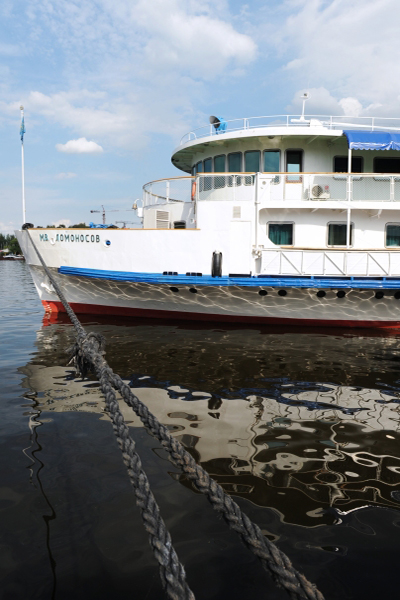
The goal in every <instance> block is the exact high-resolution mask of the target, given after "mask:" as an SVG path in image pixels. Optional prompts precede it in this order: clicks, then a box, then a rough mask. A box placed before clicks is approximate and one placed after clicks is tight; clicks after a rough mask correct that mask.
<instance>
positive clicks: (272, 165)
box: [264, 150, 280, 173]
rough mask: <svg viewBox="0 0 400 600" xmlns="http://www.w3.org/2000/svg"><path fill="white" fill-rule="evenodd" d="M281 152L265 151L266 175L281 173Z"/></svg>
mask: <svg viewBox="0 0 400 600" xmlns="http://www.w3.org/2000/svg"><path fill="white" fill-rule="evenodd" d="M279 163H280V152H279V150H264V173H279V167H280V164H279Z"/></svg>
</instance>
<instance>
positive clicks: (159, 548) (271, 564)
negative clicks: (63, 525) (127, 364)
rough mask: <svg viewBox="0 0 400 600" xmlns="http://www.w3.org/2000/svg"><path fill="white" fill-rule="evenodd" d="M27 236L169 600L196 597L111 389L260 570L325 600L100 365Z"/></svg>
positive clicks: (302, 594) (99, 341) (96, 343)
mask: <svg viewBox="0 0 400 600" xmlns="http://www.w3.org/2000/svg"><path fill="white" fill-rule="evenodd" d="M27 234H28V236H29V238H30V240H31V243H32V245H33V247H34V249H35V252H36V254H37V256H38V258H39V260H40V262H41V264H42V265H43V268H44V270H45V272H46V275H47V277H48V278H49V280H50V282H51V284H52V285H53V288H54V290H55V292H56V293H57V295H58V297H59V298H60V300H61V302H62V304H63V306H64V308H65V310H66V312H67V314H68V316H69V318H70V319H71V322H72V324H73V325H74V327H75V329H76V331H77V340H76V344H75V346H74V349H73V358H74V362H75V365H76V368H77V371H78V372H79V374H80V375H81V376H82V377H85V376H86V374H87V372H88V371H91V370H93V371H94V372H95V373H96V375H97V377H98V379H99V382H100V386H101V390H102V392H103V394H104V396H105V398H106V403H107V408H108V410H109V413H110V417H111V419H112V423H113V428H114V432H115V434H116V436H117V440H118V443H119V446H120V448H121V450H122V453H123V458H124V462H125V465H126V466H127V468H128V474H129V477H130V480H131V482H132V485H133V487H134V489H135V494H136V502H137V504H138V505H139V506H140V508H141V510H142V518H143V520H144V523H145V527H146V530H147V531H148V532H149V533H150V543H151V545H152V548H153V552H154V554H155V557H156V559H157V561H158V563H159V565H160V572H161V579H162V582H163V585H164V587H165V589H166V591H167V593H168V595H169V596H170V598H173V599H174V600H175V599H176V600H186V599H187V600H189V599H190V600H191V599H192V598H194V596H193V593H192V592H191V591H190V589H189V587H188V586H187V584H186V581H185V572H184V568H183V566H182V565H181V563H180V562H179V559H178V557H177V555H176V552H175V550H174V549H173V547H172V542H171V540H170V537H169V533H168V531H167V529H166V527H165V523H164V522H163V520H162V518H161V515H160V511H159V508H158V506H157V503H156V501H155V499H154V496H153V494H152V493H151V490H150V486H149V483H148V480H147V476H146V474H145V473H144V471H143V469H142V466H141V462H140V458H139V456H138V455H137V453H136V450H135V444H134V442H133V440H132V439H131V438H130V436H129V429H128V426H127V425H126V423H125V421H124V418H123V416H122V413H121V411H120V409H119V405H118V401H117V399H116V396H115V392H114V390H113V387H114V388H115V389H117V390H118V391H119V393H120V394H121V396H122V398H123V399H124V400H125V402H126V403H127V404H128V405H129V406H130V407H131V408H132V409H133V410H134V411H135V413H136V414H137V415H138V416H139V417H140V419H141V421H142V423H143V425H144V426H145V427H146V428H147V429H148V430H149V431H150V432H151V433H152V434H153V435H154V437H156V438H157V439H158V440H159V441H160V442H161V444H162V445H163V447H164V448H165V450H166V451H167V452H168V453H169V455H170V457H171V460H172V462H173V463H174V464H175V465H176V466H178V467H180V468H181V469H182V471H183V472H184V473H185V475H186V476H187V477H188V479H190V481H192V482H193V484H194V485H195V487H196V488H197V489H198V490H199V491H200V492H202V493H203V494H205V495H206V496H207V498H208V500H209V501H210V503H211V505H212V507H213V508H214V509H215V510H216V511H218V512H219V513H221V514H222V515H223V517H224V519H225V521H226V522H227V523H228V525H229V527H230V528H231V529H233V530H234V531H236V532H237V533H238V534H239V536H240V538H241V540H242V541H243V542H244V544H245V545H246V546H247V547H248V548H249V549H250V550H251V551H252V552H253V553H254V554H255V555H256V556H257V557H258V558H259V559H260V561H261V564H262V565H263V567H264V569H265V570H267V571H268V572H269V573H270V574H271V575H272V577H273V579H274V581H275V582H276V583H277V585H279V586H281V587H283V588H284V589H285V590H286V591H287V592H288V593H289V596H290V598H292V600H300V599H302V600H303V599H308V600H324V599H323V595H322V594H321V592H320V591H319V590H318V589H317V588H316V586H315V585H314V584H312V583H310V582H309V581H308V579H307V578H306V577H305V576H304V575H302V574H301V573H299V572H298V571H297V570H296V569H295V568H294V567H293V565H292V563H291V561H290V559H289V558H288V557H287V556H286V554H285V553H284V552H282V551H281V550H280V549H279V548H278V547H277V546H276V545H275V544H274V543H273V542H271V541H270V540H268V538H266V537H265V536H264V535H263V534H262V532H261V529H260V528H259V527H258V525H256V524H255V523H253V522H252V521H251V520H250V519H249V518H248V517H247V515H245V514H244V513H243V512H242V510H241V509H240V507H239V506H238V504H237V503H236V502H235V501H234V500H233V499H232V498H231V497H230V496H228V495H227V494H226V493H225V492H224V490H223V489H222V487H221V486H220V485H219V484H218V483H217V482H216V481H215V480H214V479H212V477H210V475H209V474H208V473H207V471H205V470H204V469H203V468H202V467H201V466H200V465H198V464H197V463H196V461H195V460H194V458H193V457H192V455H191V454H190V453H189V452H188V451H187V450H186V449H185V448H184V447H183V446H182V444H181V443H180V442H179V441H178V440H176V439H175V438H174V437H173V436H171V434H170V433H169V431H168V429H167V428H166V427H165V425H162V424H161V423H160V422H159V421H158V419H157V418H156V417H155V416H154V415H153V414H152V413H151V412H150V411H149V409H148V408H147V406H146V405H145V404H143V403H142V402H141V401H140V400H139V399H138V398H137V396H135V394H133V392H132V390H131V389H130V387H129V386H127V385H126V384H125V383H124V382H123V380H122V379H121V377H120V376H119V375H117V374H115V373H114V372H113V370H112V369H111V368H110V367H109V365H108V364H107V362H106V360H105V359H104V338H102V336H99V335H98V334H94V333H89V334H87V333H86V332H85V330H84V328H83V327H82V325H81V323H80V322H79V320H78V318H77V316H76V315H75V313H74V311H73V310H72V308H71V307H70V306H69V304H68V302H67V300H66V298H65V296H64V294H63V292H62V290H61V289H60V287H59V286H58V284H57V282H56V281H55V279H54V277H53V276H52V274H51V272H50V271H49V269H48V267H47V265H46V264H45V262H44V260H43V258H42V256H41V255H40V253H39V251H38V249H37V247H36V245H35V243H34V242H33V240H32V237H31V236H30V233H29V231H27Z"/></svg>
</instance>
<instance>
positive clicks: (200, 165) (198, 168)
mask: <svg viewBox="0 0 400 600" xmlns="http://www.w3.org/2000/svg"><path fill="white" fill-rule="evenodd" d="M202 172H203V163H202V161H201V160H200V161H199V162H198V163H197V164H196V173H202Z"/></svg>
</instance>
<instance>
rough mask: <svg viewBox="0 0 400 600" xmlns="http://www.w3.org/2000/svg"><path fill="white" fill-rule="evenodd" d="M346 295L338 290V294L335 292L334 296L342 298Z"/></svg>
mask: <svg viewBox="0 0 400 600" xmlns="http://www.w3.org/2000/svg"><path fill="white" fill-rule="evenodd" d="M345 295H346V292H345V291H344V290H339V291H338V292H336V296H337V297H338V298H344V297H345Z"/></svg>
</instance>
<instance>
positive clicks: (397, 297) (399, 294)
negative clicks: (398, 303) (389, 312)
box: [394, 292, 400, 300]
mask: <svg viewBox="0 0 400 600" xmlns="http://www.w3.org/2000/svg"><path fill="white" fill-rule="evenodd" d="M394 297H395V298H396V300H400V292H396V293H395V294H394Z"/></svg>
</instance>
